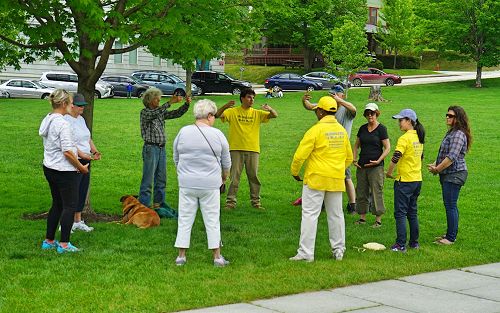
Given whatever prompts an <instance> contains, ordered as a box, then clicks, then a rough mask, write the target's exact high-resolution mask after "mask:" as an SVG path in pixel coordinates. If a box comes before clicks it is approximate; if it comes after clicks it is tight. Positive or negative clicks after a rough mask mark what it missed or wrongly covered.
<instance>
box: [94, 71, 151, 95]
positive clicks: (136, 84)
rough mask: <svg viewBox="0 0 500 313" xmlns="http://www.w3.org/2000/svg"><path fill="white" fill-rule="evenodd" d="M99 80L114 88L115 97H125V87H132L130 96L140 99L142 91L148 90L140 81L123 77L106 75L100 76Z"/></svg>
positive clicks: (147, 86)
mask: <svg viewBox="0 0 500 313" xmlns="http://www.w3.org/2000/svg"><path fill="white" fill-rule="evenodd" d="M101 80H103V81H105V82H107V83H108V84H110V85H111V86H113V87H114V89H113V92H114V93H115V96H120V97H126V96H127V86H128V85H129V84H131V85H132V96H133V97H137V98H140V97H141V96H142V94H143V93H144V91H146V89H148V88H149V85H146V84H145V83H144V82H143V81H142V80H140V79H138V78H135V77H131V76H125V75H106V76H102V77H101Z"/></svg>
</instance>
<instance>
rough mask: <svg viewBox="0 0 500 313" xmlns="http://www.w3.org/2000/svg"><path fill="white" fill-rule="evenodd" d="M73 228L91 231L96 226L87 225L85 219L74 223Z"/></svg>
mask: <svg viewBox="0 0 500 313" xmlns="http://www.w3.org/2000/svg"><path fill="white" fill-rule="evenodd" d="M71 230H73V231H74V230H82V231H84V232H87V233H88V232H91V231H93V230H94V227H90V226H87V225H86V224H85V221H84V220H81V221H80V222H78V223H73V227H72V228H71Z"/></svg>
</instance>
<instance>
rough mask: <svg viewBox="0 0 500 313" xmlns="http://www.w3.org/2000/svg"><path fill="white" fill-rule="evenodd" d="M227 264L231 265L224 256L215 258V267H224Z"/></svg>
mask: <svg viewBox="0 0 500 313" xmlns="http://www.w3.org/2000/svg"><path fill="white" fill-rule="evenodd" d="M226 265H229V261H228V260H226V259H224V257H223V256H222V255H221V256H220V257H218V258H217V259H214V266H215V267H224V266H226Z"/></svg>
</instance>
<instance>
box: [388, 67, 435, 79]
mask: <svg viewBox="0 0 500 313" xmlns="http://www.w3.org/2000/svg"><path fill="white" fill-rule="evenodd" d="M384 72H386V73H391V74H397V75H400V76H403V77H404V76H413V75H431V74H438V73H437V72H435V71H432V70H425V69H395V70H393V69H389V68H385V69H384Z"/></svg>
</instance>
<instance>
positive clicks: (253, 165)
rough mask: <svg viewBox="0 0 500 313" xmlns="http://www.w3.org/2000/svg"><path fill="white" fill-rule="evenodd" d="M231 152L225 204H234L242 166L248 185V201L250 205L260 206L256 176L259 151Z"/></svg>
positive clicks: (258, 185)
mask: <svg viewBox="0 0 500 313" xmlns="http://www.w3.org/2000/svg"><path fill="white" fill-rule="evenodd" d="M230 153H231V173H230V179H231V184H230V185H229V190H228V191H227V199H226V204H227V205H230V206H235V205H236V195H237V194H238V186H239V184H240V177H241V172H242V171H243V166H245V171H246V174H247V178H248V184H249V185H250V201H251V203H252V206H260V181H259V178H258V177H257V172H258V170H259V153H257V152H250V151H240V150H234V151H230Z"/></svg>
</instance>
